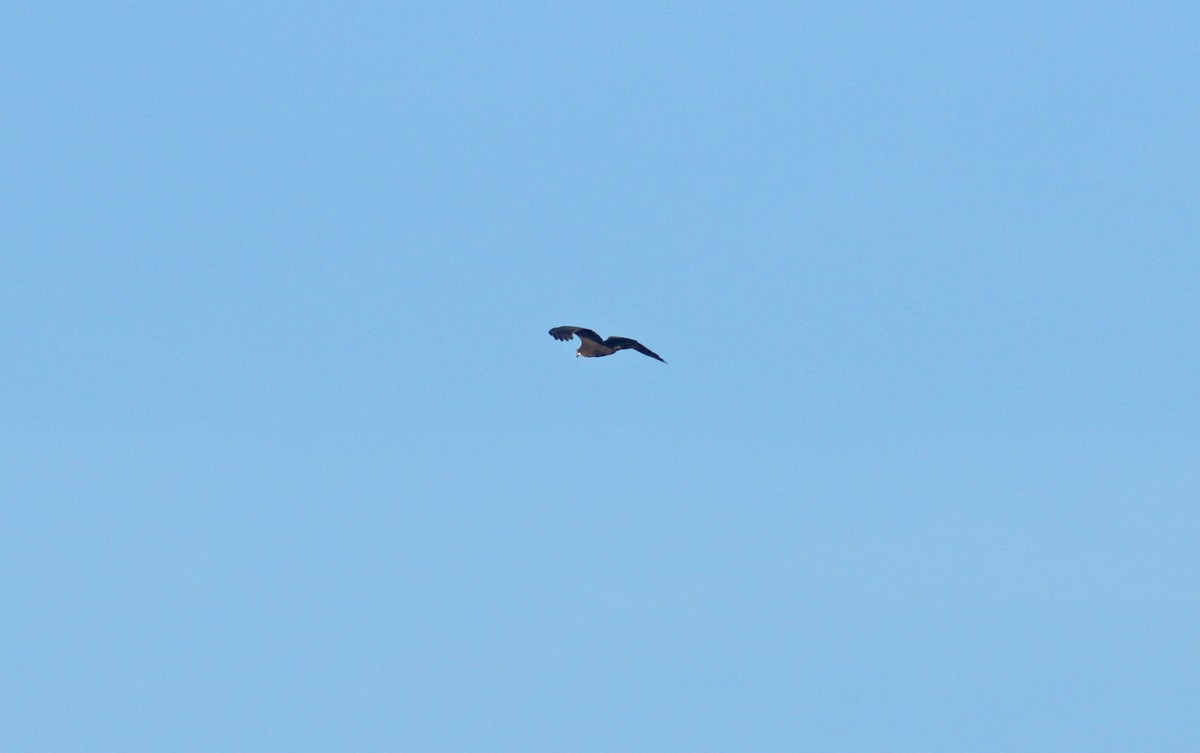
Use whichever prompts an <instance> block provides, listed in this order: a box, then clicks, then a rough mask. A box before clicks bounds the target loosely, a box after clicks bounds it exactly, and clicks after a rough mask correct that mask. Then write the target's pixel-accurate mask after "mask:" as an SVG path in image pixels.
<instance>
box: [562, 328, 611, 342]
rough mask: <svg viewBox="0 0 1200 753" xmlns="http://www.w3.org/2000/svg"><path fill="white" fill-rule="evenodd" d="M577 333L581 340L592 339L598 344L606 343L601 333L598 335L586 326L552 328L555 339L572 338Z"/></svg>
mask: <svg viewBox="0 0 1200 753" xmlns="http://www.w3.org/2000/svg"><path fill="white" fill-rule="evenodd" d="M575 335H578V336H579V339H580V340H591V341H592V342H594V343H596V344H598V345H603V344H604V340H602V339H600V335H597V334H596V333H595V332H593V331H591V330H590V329H587V328H586V327H555V328H554V329H552V330H550V336H551V337H553V338H554V339H555V340H570V339H571V338H572V337H574V336H575Z"/></svg>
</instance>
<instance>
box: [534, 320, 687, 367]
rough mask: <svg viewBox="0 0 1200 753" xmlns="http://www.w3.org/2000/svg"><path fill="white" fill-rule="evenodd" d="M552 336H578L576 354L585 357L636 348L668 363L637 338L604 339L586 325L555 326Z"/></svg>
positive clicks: (607, 354)
mask: <svg viewBox="0 0 1200 753" xmlns="http://www.w3.org/2000/svg"><path fill="white" fill-rule="evenodd" d="M550 336H551V337H553V338H554V339H555V340H564V341H566V340H570V339H571V338H572V337H578V338H579V350H577V351H575V355H576V356H583V357H584V358H599V357H600V356H611V355H612V354H613V353H616V352H617V351H618V350H625V349H626V348H630V349H633V350H636V351H637V352H638V353H642V354H643V355H647V356H650V357H651V358H654V359H657V360H659V361H662V362H663V363H666V361H663V359H662V358H661V357H659V355H658V354H657V353H655V352H654V351H652V350H650V349H649V348H647V347H646V346H645V345H642V344H641V343H640V342H638V341H637V340H631V339H629V338H628V337H609V338H607V339H604V338H601V337H600V335H597V334H596V333H595V332H593V331H592V330H590V329H587V328H585V327H555V328H554V329H552V330H550Z"/></svg>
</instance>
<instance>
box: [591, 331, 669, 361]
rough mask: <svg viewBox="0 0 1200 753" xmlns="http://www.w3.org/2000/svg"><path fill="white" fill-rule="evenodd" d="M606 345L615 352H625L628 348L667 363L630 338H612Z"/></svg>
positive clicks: (605, 342) (606, 341)
mask: <svg viewBox="0 0 1200 753" xmlns="http://www.w3.org/2000/svg"><path fill="white" fill-rule="evenodd" d="M604 344H605V345H607V346H608V347H610V348H612V349H613V350H625V349H626V348H633V349H634V350H636V351H637V352H638V353H641V354H642V355H647V356H650V357H651V358H654V359H657V360H659V361H662V362H663V363H666V361H663V359H662V356H660V355H658V354H657V353H655V352H654V351H652V350H650V349H649V348H647V347H646V346H645V345H642V344H641V343H640V342H638V341H637V340H632V339H630V338H628V337H610V338H608V339H607V340H605V341H604Z"/></svg>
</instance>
